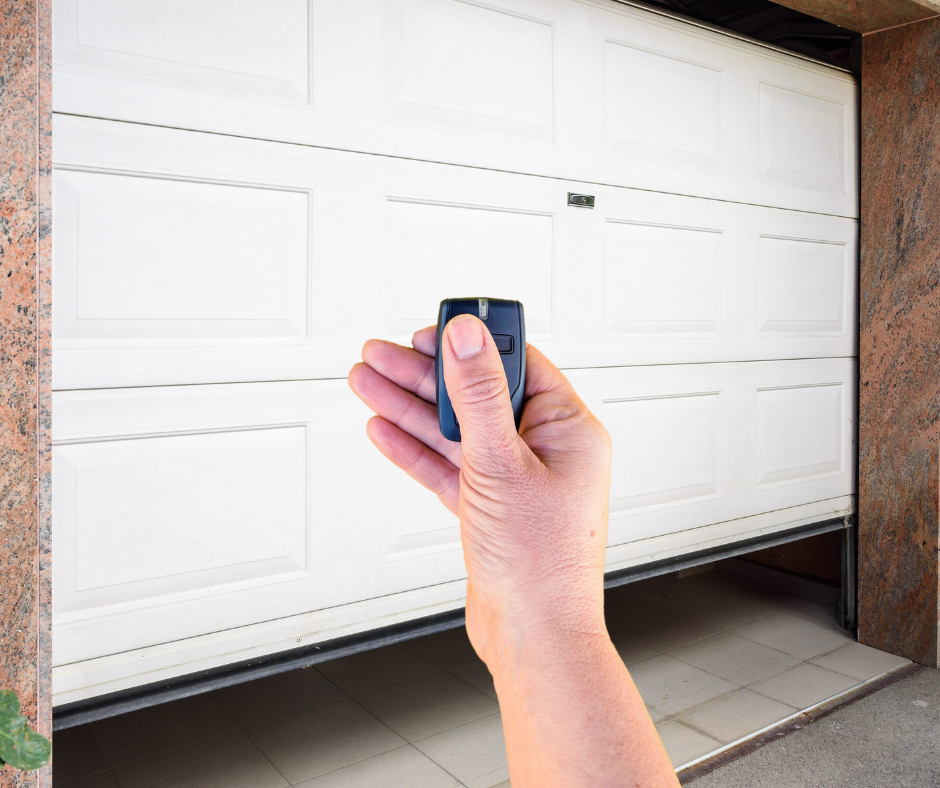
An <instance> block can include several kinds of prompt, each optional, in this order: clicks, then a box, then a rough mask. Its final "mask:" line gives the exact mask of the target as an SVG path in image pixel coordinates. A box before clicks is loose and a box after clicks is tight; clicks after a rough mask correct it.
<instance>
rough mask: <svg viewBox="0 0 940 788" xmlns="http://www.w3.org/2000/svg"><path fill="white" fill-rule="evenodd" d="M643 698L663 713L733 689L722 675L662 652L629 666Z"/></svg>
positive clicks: (689, 707) (679, 711)
mask: <svg viewBox="0 0 940 788" xmlns="http://www.w3.org/2000/svg"><path fill="white" fill-rule="evenodd" d="M629 670H630V675H631V676H633V680H634V682H635V683H636V686H637V689H638V690H639V691H640V695H641V696H642V697H643V702H644V703H646V705H647V707H650V708H651V709H655V710H656V711H658V712H660V713H661V714H665V715H666V716H667V717H671V716H674V715H678V714H682V713H684V712H686V711H691V710H692V709H693V708H696V707H697V706H701V705H702V704H704V703H708V702H710V701H713V700H717V699H718V698H720V697H722V696H723V695H727V694H729V693H731V692H734V690H736V689H737V687H735V685H733V684H731V683H729V682H727V681H724V680H723V679H720V678H718V677H717V676H713V675H711V674H710V673H706V672H705V671H704V670H699V669H698V668H696V667H693V666H692V665H688V664H686V663H685V662H680V661H679V660H678V659H675V658H673V657H670V656H667V655H665V654H663V655H661V656H658V657H653V658H652V659H648V660H646V661H644V662H639V663H637V664H636V665H633V666H631V667H630V668H629Z"/></svg>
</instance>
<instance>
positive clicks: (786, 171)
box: [760, 85, 846, 192]
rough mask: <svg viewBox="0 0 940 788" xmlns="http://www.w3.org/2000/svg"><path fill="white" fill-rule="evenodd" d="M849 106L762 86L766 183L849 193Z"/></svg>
mask: <svg viewBox="0 0 940 788" xmlns="http://www.w3.org/2000/svg"><path fill="white" fill-rule="evenodd" d="M845 112H846V108H845V106H844V105H842V104H838V103H836V102H834V101H827V100H826V99H821V98H816V97H815V96H808V95H806V94H805V93H797V92H796V91H793V90H787V89H785V88H779V87H776V86H774V85H761V86H760V160H761V175H762V176H763V178H764V179H766V180H773V181H783V182H784V183H792V184H797V185H799V186H810V187H815V188H819V189H831V190H833V191H839V192H844V191H845V188H846V186H845V126H846V119H845Z"/></svg>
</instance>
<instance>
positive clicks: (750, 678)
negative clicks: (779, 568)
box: [53, 572, 907, 788]
mask: <svg viewBox="0 0 940 788" xmlns="http://www.w3.org/2000/svg"><path fill="white" fill-rule="evenodd" d="M607 613H608V625H609V628H610V631H611V637H612V639H613V641H614V645H615V646H616V648H617V651H618V652H619V654H620V656H621V657H622V659H623V660H624V663H625V664H626V665H627V666H628V668H629V669H630V672H631V674H632V675H633V678H634V680H635V681H636V683H637V686H638V688H639V690H640V694H641V695H642V696H643V699H644V701H645V702H646V704H647V708H648V709H649V712H650V716H651V717H652V718H653V721H654V723H656V725H657V727H658V730H659V733H660V735H661V737H662V739H663V742H664V744H665V746H666V750H667V751H668V753H669V755H670V758H671V759H672V762H673V764H674V765H676V766H680V765H683V764H685V763H688V762H689V761H691V760H694V759H696V758H700V757H702V756H704V755H707V754H708V753H710V752H713V751H715V750H716V749H719V748H721V747H723V746H725V745H727V744H729V743H731V742H734V741H737V740H738V739H741V738H743V737H746V736H748V735H750V734H752V733H753V732H755V731H758V730H760V729H762V728H765V727H767V726H768V725H772V724H773V723H775V722H777V721H779V720H781V719H783V718H785V717H787V716H789V715H791V714H793V713H795V712H796V711H798V710H799V709H802V708H806V707H808V706H811V705H814V704H816V703H818V702H820V701H822V700H825V699H826V698H828V697H831V696H832V695H835V694H837V693H840V692H843V691H845V690H846V689H849V688H851V687H853V686H855V685H857V684H859V683H860V682H863V681H866V680H867V679H870V678H873V677H874V676H877V675H880V674H882V673H885V672H886V671H889V670H892V669H893V668H896V667H900V666H901V665H903V664H906V663H907V660H901V659H898V658H897V657H893V656H891V655H889V654H885V653H883V652H880V651H876V650H874V649H871V648H868V647H866V646H862V645H859V644H858V643H855V642H854V641H853V639H852V638H851V637H850V636H849V635H848V633H846V632H844V631H843V630H841V629H840V628H839V626H838V623H837V621H836V619H837V611H835V610H833V609H831V608H828V607H826V606H825V605H819V604H816V603H814V602H809V601H806V600H803V599H800V598H797V597H792V596H787V595H785V594H781V593H779V592H777V591H773V590H770V589H767V588H764V587H762V586H757V585H754V584H751V583H748V582H746V581H743V580H740V579H738V578H736V577H733V576H731V575H726V574H723V573H720V572H708V573H704V574H699V575H694V576H692V577H688V578H684V579H681V580H680V579H678V578H676V577H674V576H668V577H660V578H654V579H652V580H647V581H643V582H640V583H633V584H630V585H628V586H622V587H620V588H618V589H614V590H613V591H611V592H609V594H608V601H607ZM53 745H54V748H55V764H54V782H55V785H56V786H63V787H64V786H66V785H68V786H69V788H149V787H150V786H157V785H159V786H161V788H242V787H244V788H275V786H278V787H280V786H289V785H298V786H303V787H304V788H352V787H353V786H355V787H356V788H373V787H374V788H378V786H383V788H384V786H394V787H395V788H452V787H453V786H457V787H458V788H459V787H460V786H466V788H508V786H509V783H508V779H509V771H508V768H507V763H506V748H505V745H504V742H503V733H502V723H501V720H500V715H499V705H498V703H497V702H496V692H495V690H494V688H493V681H492V678H491V677H490V675H489V671H487V669H486V666H485V665H484V664H483V663H482V662H481V661H480V660H479V659H477V657H476V655H475V654H474V653H473V649H472V648H471V647H470V643H469V641H468V640H467V637H466V634H465V632H464V631H463V630H462V629H459V630H451V631H449V632H444V633H441V634H439V635H432V636H430V637H427V638H422V639H420V640H416V641H411V642H409V643H406V644H398V645H395V646H389V647H387V648H382V649H376V650H374V651H369V652H365V653H362V654H357V655H354V656H352V657H346V658H344V659H340V660H335V661H333V662H327V663H323V664H320V665H318V666H317V667H316V668H306V669H303V670H296V671H292V672H290V673H284V674H281V675H279V676H272V677H270V678H266V679H260V680H258V681H253V682H249V683H246V684H241V685H238V686H235V687H229V688H227V689H223V690H218V691H215V692H211V693H209V694H207V695H201V696H197V697H194V698H187V699H184V700H180V701H176V702H173V703H168V704H165V705H162V706H156V707H153V708H150V709H144V710H142V711H138V712H133V713H131V714H126V715H123V716H121V717H115V718H112V719H108V720H101V721H99V722H95V723H91V724H89V725H85V726H82V727H79V728H72V729H69V730H66V731H62V732H60V733H57V734H56V735H55V738H54V741H53Z"/></svg>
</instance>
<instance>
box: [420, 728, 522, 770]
mask: <svg viewBox="0 0 940 788" xmlns="http://www.w3.org/2000/svg"><path fill="white" fill-rule="evenodd" d="M415 747H417V748H418V749H419V750H421V752H423V753H424V754H425V755H427V756H428V757H429V758H430V759H431V760H433V761H434V762H435V763H437V764H439V765H441V766H443V767H444V768H445V769H446V770H447V771H448V772H450V773H451V774H452V775H454V777H456V778H457V779H458V780H460V782H462V783H464V785H469V784H470V782H471V781H472V780H475V779H478V778H484V777H487V776H489V775H493V774H494V773H496V772H497V771H498V770H500V769H505V768H507V767H508V765H509V762H508V761H507V759H506V744H505V741H504V740H503V722H502V719H501V718H500V715H498V714H493V715H491V716H489V717H484V718H483V719H482V720H476V721H475V722H470V723H468V724H466V725H461V726H460V727H459V728H452V729H451V730H449V731H445V732H444V733H438V734H437V735H436V736H430V737H429V738H427V739H422V740H421V741H418V742H415ZM508 776H509V775H508V774H507V775H506V777H503V778H502V779H501V780H496V779H494V781H493V783H492V784H493V785H497V784H498V783H500V782H502V780H505V779H507V778H508Z"/></svg>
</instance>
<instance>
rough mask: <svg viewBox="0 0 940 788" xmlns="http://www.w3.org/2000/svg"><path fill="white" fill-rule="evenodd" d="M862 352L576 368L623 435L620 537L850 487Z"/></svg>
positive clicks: (576, 380) (618, 477) (614, 525)
mask: <svg viewBox="0 0 940 788" xmlns="http://www.w3.org/2000/svg"><path fill="white" fill-rule="evenodd" d="M854 370H855V361H854V360H853V359H828V360H818V361H808V362H806V361H779V362H751V363H743V364H689V365H680V366H662V367H654V368H624V369H604V370H572V371H570V372H568V373H567V374H568V377H569V378H570V380H571V381H572V383H573V384H574V385H575V387H576V388H577V390H578V393H579V394H580V395H581V396H582V398H583V399H584V400H585V402H586V403H587V405H588V407H590V408H591V409H592V410H593V411H594V413H596V414H597V415H598V416H599V417H600V418H601V420H602V422H603V423H604V425H605V426H606V427H607V430H608V432H609V433H610V436H611V441H612V444H613V461H612V467H611V502H610V512H611V515H610V533H609V540H608V544H609V545H611V546H613V545H619V544H623V543H627V542H633V541H636V540H639V539H648V538H652V537H658V536H663V535H666V534H670V533H675V532H678V531H685V530H688V529H692V528H697V527H702V526H705V525H709V524H711V523H716V522H725V521H733V520H737V519H740V518H743V517H748V516H751V515H754V514H756V513H759V512H770V511H776V510H779V509H787V508H790V507H795V506H800V505H803V504H805V503H809V502H811V501H818V500H825V499H827V498H836V497H839V496H845V495H851V494H853V493H854V490H855V483H854V474H855V471H854V459H853V457H854V427H853V416H852V413H853V412H854V404H853V397H854V394H853V390H852V381H853V380H854Z"/></svg>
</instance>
